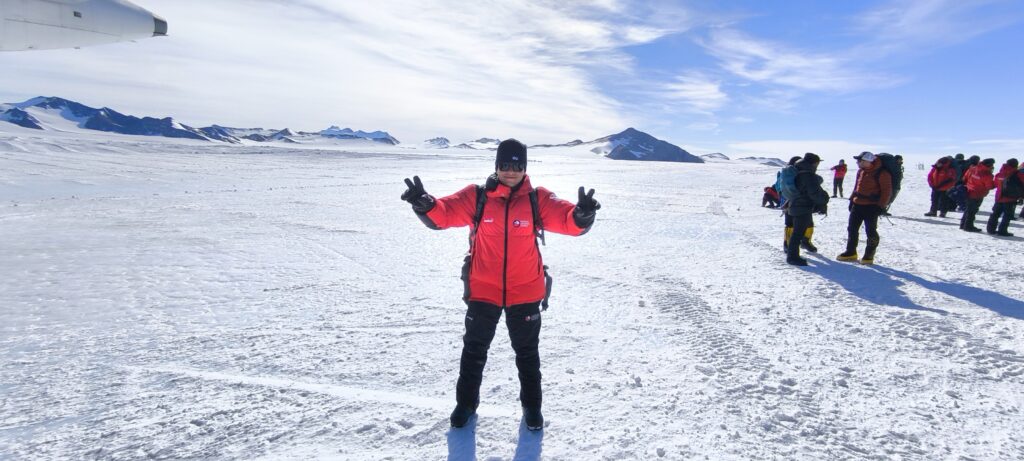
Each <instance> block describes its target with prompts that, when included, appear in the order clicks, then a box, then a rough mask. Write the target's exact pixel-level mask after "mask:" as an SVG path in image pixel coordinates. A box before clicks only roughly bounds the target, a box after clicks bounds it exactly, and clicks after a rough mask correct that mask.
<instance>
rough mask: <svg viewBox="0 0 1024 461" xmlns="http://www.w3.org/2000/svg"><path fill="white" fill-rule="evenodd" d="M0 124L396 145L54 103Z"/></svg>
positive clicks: (9, 114) (4, 108) (24, 108)
mask: <svg viewBox="0 0 1024 461" xmlns="http://www.w3.org/2000/svg"><path fill="white" fill-rule="evenodd" d="M0 122H6V123H11V124H14V125H17V126H20V127H23V128H30V129H34V130H43V131H63V132H80V131H81V130H94V131H104V132H108V133H115V134H126V135H141V136H162V137H168V138H186V139H196V140H201V141H218V142H225V143H230V144H243V140H245V141H253V142H261V143H264V142H281V143H286V144H294V143H311V144H343V145H347V144H349V142H350V141H355V142H356V143H357V144H362V143H364V142H373V143H379V144H385V145H392V146H393V145H397V144H399V141H398V140H397V139H395V138H394V137H392V136H391V135H390V134H388V133H387V132H385V131H372V132H365V131H361V130H358V131H357V130H352V129H350V128H345V129H341V128H338V127H337V126H332V127H330V128H327V129H326V130H322V131H319V132H302V131H299V132H294V131H292V130H290V129H288V128H285V129H283V130H276V129H263V128H231V127H226V126H221V125H211V126H208V127H203V128H193V127H191V126H188V125H184V124H181V123H178V122H176V121H175V120H174V119H173V118H170V117H165V118H159V119H158V118H153V117H142V118H139V117H134V116H131V115H125V114H122V113H120V112H117V111H115V110H113V109H110V108H107V107H104V108H101V109H96V108H92V107H89V106H86V105H84V104H81V103H78V102H75V101H70V100H67V99H63V98H58V97H42V96H40V97H37V98H32V99H29V100H28V101H25V102H22V103H16V104H0ZM2 128H3V124H0V129H2Z"/></svg>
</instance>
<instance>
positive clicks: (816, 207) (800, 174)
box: [786, 152, 829, 266]
mask: <svg viewBox="0 0 1024 461" xmlns="http://www.w3.org/2000/svg"><path fill="white" fill-rule="evenodd" d="M819 163H821V157H818V156H817V155H815V154H813V153H810V152H808V153H806V154H804V158H803V159H801V160H800V161H799V162H796V169H797V175H796V189H797V192H798V193H797V196H796V197H793V198H792V199H791V200H789V201H788V202H787V208H786V214H787V215H789V216H791V217H792V218H793V235H791V236H790V237H789V245H788V247H787V252H786V262H787V263H789V264H792V265H794V266H806V265H807V260H806V259H804V258H801V257H800V241H801V240H802V239H803V238H804V233H805V232H806V231H807V229H809V228H811V227H813V226H814V217H813V213H822V214H824V213H827V212H828V199H829V196H828V192H825V189H823V188H822V187H821V184H822V183H823V182H824V181H825V180H824V179H822V177H821V176H818V174H817V173H816V171H817V169H818V164H819Z"/></svg>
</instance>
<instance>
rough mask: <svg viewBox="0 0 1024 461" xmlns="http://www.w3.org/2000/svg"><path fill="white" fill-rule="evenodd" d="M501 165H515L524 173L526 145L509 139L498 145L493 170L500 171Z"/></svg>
mask: <svg viewBox="0 0 1024 461" xmlns="http://www.w3.org/2000/svg"><path fill="white" fill-rule="evenodd" d="M503 163H517V164H519V166H520V167H522V170H523V171H526V145H524V144H523V143H521V142H519V141H516V140H515V139H511V138H510V139H506V140H504V141H502V142H501V144H498V154H497V155H496V156H495V157H494V170H495V171H497V170H500V169H501V165H502V164H503Z"/></svg>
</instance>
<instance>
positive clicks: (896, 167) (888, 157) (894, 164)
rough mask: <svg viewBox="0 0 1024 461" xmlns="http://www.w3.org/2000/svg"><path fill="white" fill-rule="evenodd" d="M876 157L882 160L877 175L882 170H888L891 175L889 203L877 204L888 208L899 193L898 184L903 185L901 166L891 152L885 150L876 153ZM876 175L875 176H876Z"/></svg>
mask: <svg viewBox="0 0 1024 461" xmlns="http://www.w3.org/2000/svg"><path fill="white" fill-rule="evenodd" d="M878 158H880V159H881V160H882V162H881V163H882V167H881V168H879V169H878V173H876V175H877V176H880V175H881V174H882V170H885V171H888V172H889V174H890V175H891V176H892V195H890V196H889V203H886V204H881V203H880V204H879V205H882V207H883V208H888V207H889V205H892V202H895V201H896V196H897V195H899V193H900V186H902V185H903V166H902V165H900V163H899V162H898V161H897V160H896V157H894V156H893V155H892V154H887V153H885V152H883V153H880V154H878ZM877 176H876V178H877Z"/></svg>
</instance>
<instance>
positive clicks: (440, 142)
mask: <svg viewBox="0 0 1024 461" xmlns="http://www.w3.org/2000/svg"><path fill="white" fill-rule="evenodd" d="M450 146H451V141H449V140H448V138H444V137H437V138H431V139H428V140H426V141H423V147H426V148H428V149H430V148H433V149H447V148H448V147H450Z"/></svg>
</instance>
